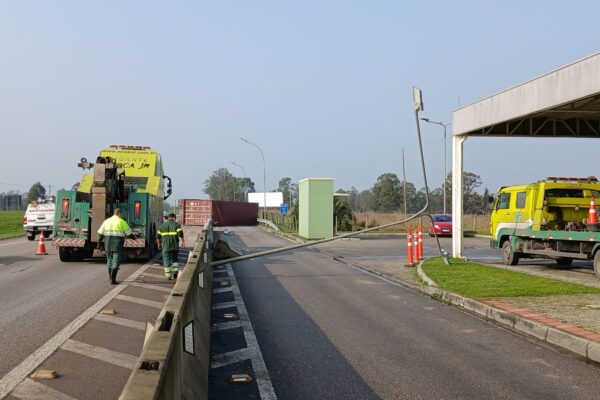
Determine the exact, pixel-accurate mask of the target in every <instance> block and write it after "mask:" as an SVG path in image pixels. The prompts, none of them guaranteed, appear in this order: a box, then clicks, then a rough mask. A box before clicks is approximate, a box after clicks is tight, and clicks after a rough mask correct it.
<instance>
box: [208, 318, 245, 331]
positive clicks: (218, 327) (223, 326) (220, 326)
mask: <svg viewBox="0 0 600 400" xmlns="http://www.w3.org/2000/svg"><path fill="white" fill-rule="evenodd" d="M241 326H242V321H228V322H221V323H220V324H214V325H213V326H211V327H210V330H211V331H212V332H217V331H223V330H225V329H234V328H239V327H241Z"/></svg>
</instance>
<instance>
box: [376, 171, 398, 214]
mask: <svg viewBox="0 0 600 400" xmlns="http://www.w3.org/2000/svg"><path fill="white" fill-rule="evenodd" d="M399 189H400V180H399V179H398V176H397V175H396V174H392V173H389V172H388V173H385V174H383V175H380V176H379V178H377V182H375V185H373V189H371V191H372V192H373V195H374V196H375V199H376V201H377V208H378V209H379V210H381V211H385V212H389V211H393V210H397V209H398V208H399V207H400V204H401V202H400V190H399Z"/></svg>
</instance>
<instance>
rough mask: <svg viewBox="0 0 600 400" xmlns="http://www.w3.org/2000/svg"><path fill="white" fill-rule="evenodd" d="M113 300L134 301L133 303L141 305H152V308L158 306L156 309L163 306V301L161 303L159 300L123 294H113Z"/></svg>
mask: <svg viewBox="0 0 600 400" xmlns="http://www.w3.org/2000/svg"><path fill="white" fill-rule="evenodd" d="M115 300H121V301H128V302H130V303H135V304H139V305H142V306H148V307H154V308H158V309H162V308H163V303H161V302H160V301H152V300H146V299H141V298H139V297H132V296H125V295H124V294H120V295H118V296H115Z"/></svg>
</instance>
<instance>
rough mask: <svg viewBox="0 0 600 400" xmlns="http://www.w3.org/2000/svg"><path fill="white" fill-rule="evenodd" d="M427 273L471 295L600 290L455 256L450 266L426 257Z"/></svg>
mask: <svg viewBox="0 0 600 400" xmlns="http://www.w3.org/2000/svg"><path fill="white" fill-rule="evenodd" d="M423 270H424V271H425V273H426V274H427V275H428V276H429V277H430V278H431V279H433V281H434V282H436V283H437V284H438V286H439V287H441V288H443V289H446V290H449V291H451V292H455V293H458V294H461V295H463V296H467V297H475V298H478V297H519V296H556V295H571V294H590V293H600V288H594V287H588V286H583V285H577V284H575V283H569V282H564V281H559V280H555V279H549V278H543V277H540V276H534V275H529V274H525V273H522V272H513V271H508V270H505V269H501V268H494V267H489V266H486V265H481V264H476V263H472V262H469V261H463V260H458V259H451V260H450V266H447V265H445V264H444V262H443V261H442V259H441V258H433V259H429V260H426V261H425V263H424V264H423Z"/></svg>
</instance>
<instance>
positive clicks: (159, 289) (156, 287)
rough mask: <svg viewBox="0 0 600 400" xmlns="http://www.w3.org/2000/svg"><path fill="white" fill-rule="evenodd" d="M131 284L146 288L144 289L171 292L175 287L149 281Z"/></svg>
mask: <svg viewBox="0 0 600 400" xmlns="http://www.w3.org/2000/svg"><path fill="white" fill-rule="evenodd" d="M131 286H135V287H140V288H144V289H152V290H158V291H160V292H165V293H171V292H172V291H173V288H169V287H163V286H156V285H151V284H149V283H139V282H133V283H132V284H131Z"/></svg>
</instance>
